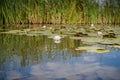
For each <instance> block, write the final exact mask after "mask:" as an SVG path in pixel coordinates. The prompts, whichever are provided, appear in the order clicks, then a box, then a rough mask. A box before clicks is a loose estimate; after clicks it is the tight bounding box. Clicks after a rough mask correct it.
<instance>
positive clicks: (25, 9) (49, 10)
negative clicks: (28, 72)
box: [0, 0, 120, 25]
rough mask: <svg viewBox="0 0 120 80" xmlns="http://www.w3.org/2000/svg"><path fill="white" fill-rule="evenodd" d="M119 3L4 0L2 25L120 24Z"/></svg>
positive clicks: (0, 9)
mask: <svg viewBox="0 0 120 80" xmlns="http://www.w3.org/2000/svg"><path fill="white" fill-rule="evenodd" d="M119 13H120V1H119V0H12V1H11V0H3V1H2V2H0V24H1V25H5V24H41V23H42V24H91V23H94V24H119V23H120V14H119Z"/></svg>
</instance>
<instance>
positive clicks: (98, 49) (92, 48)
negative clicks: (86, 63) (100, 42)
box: [75, 46, 109, 53]
mask: <svg viewBox="0 0 120 80" xmlns="http://www.w3.org/2000/svg"><path fill="white" fill-rule="evenodd" d="M75 50H85V51H87V52H96V53H107V52H109V50H106V49H105V48H101V47H95V46H83V47H78V48H76V49H75Z"/></svg>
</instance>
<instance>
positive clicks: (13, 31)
mask: <svg viewBox="0 0 120 80" xmlns="http://www.w3.org/2000/svg"><path fill="white" fill-rule="evenodd" d="M21 32H24V31H22V30H10V31H7V32H1V33H6V34H16V33H21Z"/></svg>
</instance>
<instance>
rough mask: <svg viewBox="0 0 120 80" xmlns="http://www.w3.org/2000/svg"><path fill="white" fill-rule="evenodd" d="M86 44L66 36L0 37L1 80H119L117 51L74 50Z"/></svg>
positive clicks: (119, 65)
mask: <svg viewBox="0 0 120 80" xmlns="http://www.w3.org/2000/svg"><path fill="white" fill-rule="evenodd" d="M82 45H85V44H83V43H82V42H81V41H80V40H71V39H69V37H65V38H63V39H62V40H61V42H60V43H58V44H57V43H54V41H53V39H51V38H48V37H47V36H36V37H35V36H32V37H31V36H25V35H13V34H0V80H120V49H118V48H111V47H109V46H107V45H100V44H94V45H98V46H103V47H105V48H107V49H109V50H110V52H108V53H102V54H100V53H95V52H86V51H76V50H75V48H76V47H79V46H82Z"/></svg>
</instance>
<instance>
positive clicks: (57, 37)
mask: <svg viewBox="0 0 120 80" xmlns="http://www.w3.org/2000/svg"><path fill="white" fill-rule="evenodd" d="M53 39H54V40H56V41H58V40H60V39H61V37H60V36H59V35H56V36H54V38H53Z"/></svg>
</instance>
